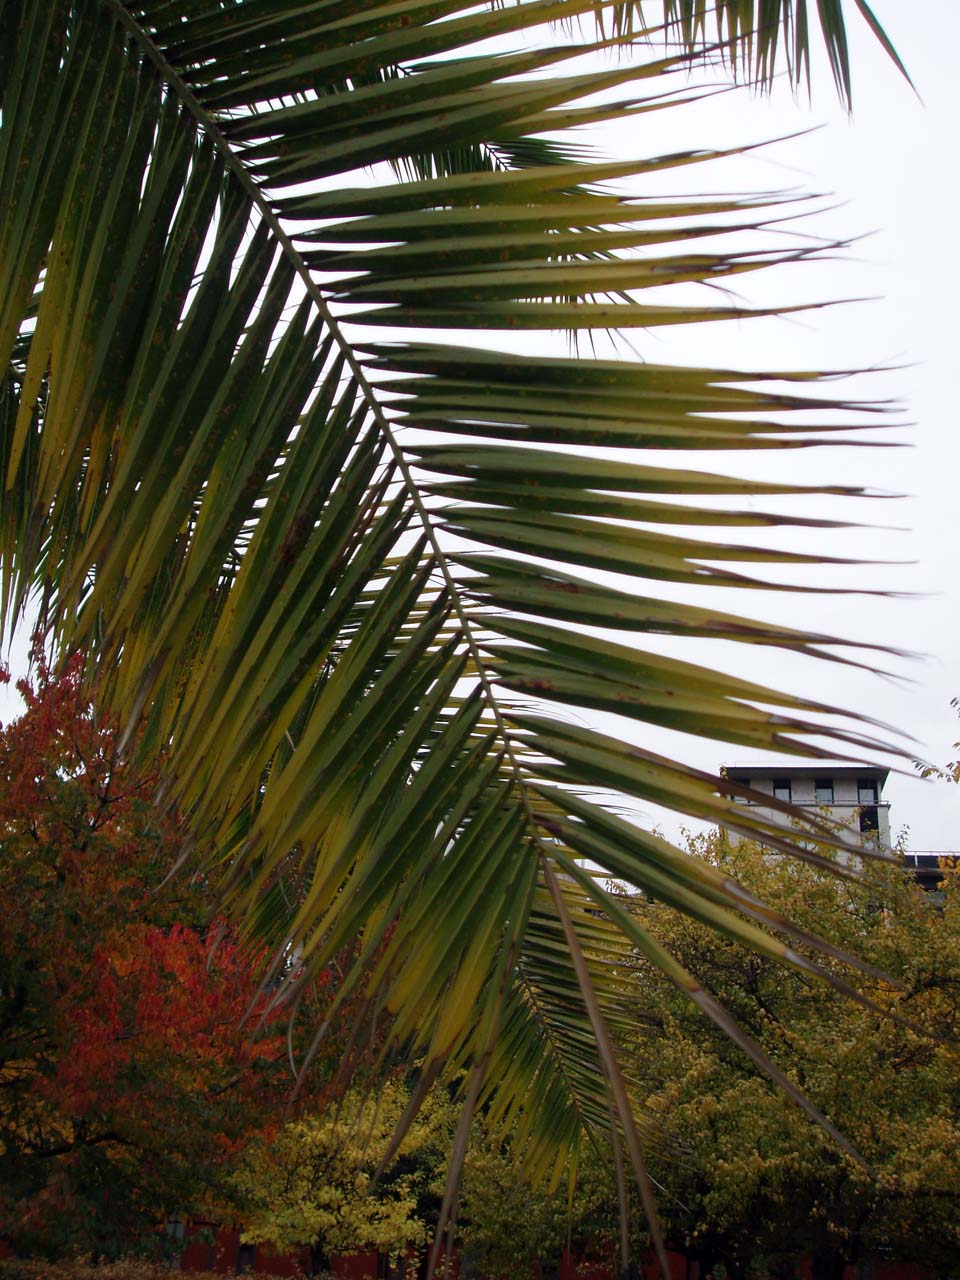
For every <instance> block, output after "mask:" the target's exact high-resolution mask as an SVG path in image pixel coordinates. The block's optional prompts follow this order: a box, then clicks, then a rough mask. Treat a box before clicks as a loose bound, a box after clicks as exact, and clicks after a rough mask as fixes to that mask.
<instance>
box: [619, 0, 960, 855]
mask: <svg viewBox="0 0 960 1280" xmlns="http://www.w3.org/2000/svg"><path fill="white" fill-rule="evenodd" d="M873 7H874V10H875V12H876V14H877V16H878V18H879V19H880V21H881V22H882V23H883V24H884V26H885V28H886V30H887V32H888V34H889V35H890V37H891V39H892V40H893V43H894V45H895V47H896V48H897V49H898V51H899V52H900V54H901V57H902V58H903V60H904V62H905V63H906V65H907V68H908V70H909V72H910V74H911V76H912V77H913V80H914V83H915V84H916V86H917V89H918V90H919V93H920V95H921V97H922V99H923V101H922V103H921V102H920V101H919V100H918V99H917V97H916V95H915V94H914V93H913V92H912V91H911V89H910V87H909V86H908V85H907V84H906V83H905V82H904V81H903V80H902V78H901V77H900V76H899V74H898V73H897V71H896V70H895V68H894V67H893V66H892V64H891V63H890V62H889V61H888V59H887V58H886V55H885V54H884V53H883V51H882V50H881V49H880V48H879V47H878V46H877V45H876V44H875V42H874V41H873V38H872V37H871V36H870V34H869V32H868V31H866V29H865V28H862V24H859V23H858V22H857V21H856V18H855V16H854V15H851V18H850V23H851V37H852V46H853V48H852V63H853V68H854V116H853V118H852V120H851V119H848V117H847V116H846V113H845V112H844V110H843V109H842V107H841V106H840V105H839V104H838V103H837V101H836V98H835V95H833V93H832V87H831V84H830V80H829V74H828V72H827V70H826V68H825V67H820V68H815V78H814V95H813V105H812V107H811V106H810V104H809V103H808V102H807V100H806V97H805V95H804V97H803V98H802V99H801V101H800V102H799V103H797V102H795V101H794V99H793V96H792V94H791V92H790V90H789V88H787V87H786V86H782V87H781V88H780V89H778V90H775V91H774V93H773V95H772V96H771V97H770V98H766V99H760V98H758V97H757V96H756V95H753V94H749V93H736V94H727V95H724V96H723V97H722V98H713V99H711V100H710V102H709V103H708V104H705V105H701V106H698V107H696V108H693V109H691V110H690V111H689V116H690V121H689V124H688V125H687V126H686V129H687V132H688V136H689V138H690V139H691V140H693V139H696V141H697V143H698V144H699V145H711V146H724V145H730V144H731V143H732V142H734V141H743V142H746V141H759V140H761V139H763V138H765V137H776V136H783V135H785V134H790V133H793V132H795V131H796V130H797V129H799V128H804V127H806V125H807V124H809V123H820V122H823V123H824V125H825V127H824V128H822V129H820V130H818V131H817V132H815V133H813V134H810V135H808V136H806V137H804V138H795V139H792V140H791V141H789V142H785V143H782V144H781V145H779V146H778V147H776V148H774V149H773V150H771V151H764V152H761V153H754V155H753V156H752V157H751V158H750V160H749V162H743V167H742V168H741V169H740V170H738V175H739V173H740V172H743V173H749V174H750V175H751V176H749V177H747V178H746V180H745V181H744V183H743V187H744V189H749V188H751V187H753V186H754V185H759V186H781V185H783V186H794V185H798V186H801V187H805V188H807V189H812V190H816V191H823V192H833V193H835V194H836V196H837V198H838V199H840V200H842V201H844V205H843V207H842V208H840V209H835V210H834V211H833V212H831V213H829V214H827V215H825V216H824V217H823V218H822V219H821V220H820V221H819V223H818V224H817V225H818V228H820V229H822V231H823V233H824V234H830V235H836V236H856V235H860V234H863V233H867V232H874V233H875V234H873V235H871V236H870V238H869V239H867V240H866V241H864V242H863V243H861V244H858V245H856V246H855V247H854V248H853V249H851V250H849V251H848V252H847V254H846V255H845V260H844V261H841V262H836V261H835V262H831V263H828V264H824V265H822V266H818V267H815V268H811V267H810V266H809V265H808V264H802V265H800V266H798V267H793V268H787V269H786V271H785V272H784V271H781V272H780V273H779V278H775V273H770V275H769V276H768V277H765V278H764V280H763V283H762V285H761V286H760V287H755V286H754V283H753V282H754V281H755V280H758V277H753V278H752V279H751V282H750V285H749V286H748V287H746V288H745V289H744V292H745V293H746V295H747V296H748V297H749V298H750V299H751V300H756V301H763V300H764V299H766V298H770V299H771V300H773V299H776V300H780V301H784V300H787V301H792V300H800V299H799V298H798V294H802V298H803V299H807V298H810V299H812V298H815V297H820V298H831V297H865V296H866V297H869V296H873V297H876V296H877V295H880V300H879V301H873V302H868V303H863V304H858V305H849V306H843V307H838V308H835V309H832V310H829V311H817V312H815V313H812V314H811V315H810V316H808V317H802V318H801V319H800V322H799V323H798V321H797V320H796V319H794V320H778V321H751V322H749V323H743V324H738V325H715V326H709V327H701V328H699V329H684V330H667V331H661V333H665V334H666V337H661V336H660V335H658V336H657V337H656V339H655V341H654V342H653V343H652V344H646V345H645V346H644V350H643V354H644V355H645V356H647V357H648V358H650V359H654V360H660V359H666V358H670V357H674V356H675V358H676V359H678V360H682V361H684V362H688V363H689V362H700V361H702V362H703V363H705V364H707V363H718V364H731V365H733V366H734V367H736V366H737V365H744V366H750V365H753V366H757V367H766V368H777V367H780V368H784V367H790V366H795V367H800V368H803V367H809V368H812V369H815V368H821V369H822V368H850V367H864V366H868V365H876V364H879V363H889V364H898V365H905V364H906V365H909V366H910V367H907V368H901V369H899V370H898V371H896V372H894V373H890V374H884V375H882V377H879V378H877V379H876V380H875V386H870V387H869V388H868V390H867V391H866V393H865V394H869V395H875V394H884V395H889V396H893V397H896V398H898V399H901V400H903V401H904V403H905V405H906V408H907V414H908V416H909V418H910V420H911V421H912V422H914V423H915V425H914V426H913V427H912V428H911V429H910V430H908V431H905V432H900V433H897V434H898V435H899V436H900V437H901V438H903V439H905V440H907V441H909V442H910V444H911V447H910V448H909V449H896V450H893V449H881V450H876V451H874V450H826V451H823V452H822V453H820V454H819V458H818V459H817V461H816V463H815V464H814V467H815V468H817V467H819V468H821V470H819V471H818V472H817V473H818V474H822V475H823V476H824V477H827V476H830V477H831V478H832V479H834V480H837V481H846V482H853V483H869V484H872V485H874V486H876V487H878V488H881V489H885V490H896V491H899V492H902V493H906V494H908V495H910V496H909V497H908V498H907V499H905V500H904V501H902V502H896V503H892V502H891V503H886V502H884V503H870V504H866V505H867V507H868V509H867V510H866V511H865V512H864V513H863V514H862V516H861V517H860V518H862V519H864V520H866V521H875V522H876V523H884V524H897V525H903V526H908V527H909V529H910V530H911V531H912V532H910V533H906V534H897V535H890V534H879V533H878V534H874V535H872V536H869V537H866V538H864V537H854V538H850V537H848V536H845V535H841V537H840V538H839V539H838V540H837V545H836V546H835V547H833V548H831V549H832V550H833V551H834V553H835V554H838V555H847V554H854V555H857V554H860V555H863V556H865V557H871V558H892V559H897V560H906V561H916V562H917V563H916V564H911V565H906V566H902V567H898V568H894V569H891V568H883V569H881V570H879V571H877V570H873V571H865V574H864V581H865V582H867V583H868V584H869V585H881V584H882V585H884V586H886V587H890V588H896V589H897V590H901V591H907V592H912V593H919V594H920V598H918V599H917V598H915V599H885V600H877V599H869V598H865V597H862V596H851V597H847V598H844V597H832V598H825V599H821V600H819V601H818V600H817V599H816V598H815V597H806V598H798V597H784V599H783V600H781V601H774V602H773V603H772V604H768V603H767V601H766V600H764V602H763V604H764V612H765V614H766V615H767V616H770V615H771V614H772V612H773V608H774V607H775V608H776V614H777V616H778V617H781V618H782V620H783V621H784V622H789V623H791V624H792V625H795V626H803V625H811V626H812V627H815V628H821V627H822V628H823V629H824V630H828V631H831V632H833V633H834V634H842V635H851V636H857V637H862V638H864V639H875V640H880V641H882V642H883V643H887V644H890V645H892V646H894V647H897V648H902V649H908V650H913V651H920V652H921V653H923V654H925V655H927V656H926V657H925V658H924V659H923V660H922V661H920V662H916V663H903V662H900V663H896V664H894V667H893V669H895V670H897V671H899V672H901V673H903V674H905V675H906V676H907V677H909V679H910V680H911V681H912V683H910V684H902V683H892V682H890V681H887V680H882V679H880V678H878V677H876V676H872V675H868V674H866V673H851V672H849V671H846V670H844V669H842V668H837V669H836V670H834V671H831V670H825V669H823V668H815V667H814V666H813V665H812V664H810V663H809V662H806V663H803V662H800V661H799V660H798V661H797V662H796V663H791V662H788V661H786V660H785V659H782V658H779V659H778V658H777V657H776V656H774V655H772V654H766V653H761V655H760V656H759V658H758V656H757V655H756V653H755V652H753V651H751V653H750V654H749V655H748V658H747V661H746V663H744V660H743V658H742V657H740V658H739V659H738V662H737V667H738V669H740V670H743V671H744V672H745V673H749V674H750V675H752V676H753V677H755V678H759V679H765V680H767V681H769V682H778V680H779V679H780V678H782V677H785V676H786V675H787V673H788V672H789V673H790V675H791V676H792V673H793V668H794V667H796V671H797V679H796V681H795V682H793V687H795V688H797V689H798V690H800V689H802V690H803V691H805V692H810V693H813V692H815V691H816V692H819V693H820V695H821V696H823V697H825V699H826V700H828V701H836V702H839V703H840V704H842V705H844V706H847V707H851V708H854V709H857V710H860V711H863V712H865V713H869V714H871V715H874V716H876V717H877V718H879V719H882V720H884V721H888V722H890V723H892V724H894V725H896V726H898V727H899V728H902V729H904V730H906V731H908V732H909V733H911V734H912V735H913V736H914V737H915V738H917V739H918V740H919V743H918V746H917V754H918V755H922V756H923V757H924V758H925V759H928V760H931V761H933V762H936V763H944V762H946V761H947V760H950V759H955V758H956V757H957V755H960V752H956V751H953V743H954V742H955V741H956V740H957V739H958V738H960V720H958V719H957V717H956V715H955V713H954V712H953V711H952V710H951V708H950V705H949V703H950V699H951V698H953V697H957V696H960V664H958V661H957V636H958V634H960V588H958V582H957V573H956V550H957V532H958V516H957V511H958V506H960V491H958V472H960V467H958V463H960V442H958V436H957V430H958V422H957V409H956V406H957V405H958V403H960V373H958V359H957V340H958V336H960V335H958V326H957V323H956V320H955V307H956V299H957V297H958V296H960V267H958V255H957V252H956V248H955V235H956V210H957V208H958V207H960V178H958V166H957V151H958V145H957V124H956V120H957V115H956V93H955V88H954V84H953V54H952V50H954V49H955V48H956V47H957V40H958V39H960V5H958V4H957V3H956V0H925V3H924V4H923V6H922V8H919V7H908V6H904V5H903V4H902V3H899V2H898V0H876V3H875V4H874V5H873ZM851 8H852V6H851ZM920 13H922V17H920V16H918V15H919V14H920ZM948 51H951V52H948ZM668 114H669V115H671V116H679V115H681V114H683V113H679V112H670V113H661V115H662V116H665V115H668ZM695 114H696V116H697V121H696V124H695V125H694V123H693V118H694V115H695ZM655 119H656V118H655ZM659 123H660V122H659V119H658V120H657V124H658V125H659ZM737 163H738V164H740V163H741V162H737ZM719 182H720V179H719V175H718V184H719ZM723 182H724V184H725V183H726V178H725V177H724V179H723ZM811 289H813V290H814V291H813V292H811ZM661 353H662V354H661ZM813 452H819V451H813ZM796 457H797V455H796V454H793V455H783V456H781V458H780V459H779V464H780V465H782V464H783V462H784V459H786V460H787V462H788V465H790V466H791V467H792V466H793V459H795V458H796ZM811 461H812V460H811ZM824 464H826V467H825V469H823V468H824ZM735 465H736V469H737V470H740V462H739V459H737V460H735ZM775 465H776V464H775ZM727 468H729V469H731V470H733V469H734V467H731V465H730V462H729V461H727V460H726V459H720V461H719V463H718V470H723V469H727ZM768 474H770V475H771V478H772V477H773V472H772V470H769V468H768ZM878 508H880V509H878ZM848 572H849V571H846V570H837V571H833V574H835V576H833V577H832V580H833V581H834V582H837V583H838V584H839V582H840V581H841V580H844V579H845V580H846V581H847V582H849V581H850V578H849V577H847V576H846V575H847V574H848ZM819 576H821V577H822V581H823V583H824V585H826V584H827V582H829V581H831V578H830V577H827V575H826V573H823V574H822V575H819ZM735 594H736V593H733V592H724V593H723V596H722V598H723V601H724V603H725V606H726V607H728V608H736V607H738V605H737V604H736V603H734V597H735ZM719 600H720V597H719V595H718V603H719ZM739 607H741V608H743V609H744V611H747V610H748V609H752V610H756V609H757V605H756V603H755V601H754V600H753V599H750V600H748V601H744V602H743V603H740V604H739ZM688 758H692V759H693V760H695V761H696V762H698V763H700V764H702V765H704V766H708V767H711V768H713V767H716V765H717V764H719V763H722V762H724V763H725V762H734V761H739V760H743V759H745V758H746V759H750V760H753V759H756V758H757V756H756V753H751V752H747V753H744V752H743V751H742V750H739V749H735V750H732V751H726V752H724V751H723V750H720V751H719V752H718V751H717V749H716V747H715V745H714V744H711V743H701V744H695V746H694V749H693V750H691V751H689V753H688ZM885 798H886V799H887V800H888V801H890V802H891V822H892V827H893V829H894V830H897V829H899V828H901V827H904V826H906V827H909V829H910V832H909V838H908V847H910V848H912V849H935V850H944V849H958V848H960V790H958V788H956V787H949V786H947V785H945V784H937V785H933V784H923V783H920V782H919V781H915V780H912V779H909V778H907V779H902V778H899V777H896V776H893V777H891V780H890V782H889V783H888V786H887V789H886V793H885ZM664 825H665V827H666V829H667V831H668V833H670V834H673V833H674V832H675V831H676V829H677V827H678V825H679V824H678V823H677V822H676V820H674V819H672V818H671V819H667V820H665V822H664Z"/></svg>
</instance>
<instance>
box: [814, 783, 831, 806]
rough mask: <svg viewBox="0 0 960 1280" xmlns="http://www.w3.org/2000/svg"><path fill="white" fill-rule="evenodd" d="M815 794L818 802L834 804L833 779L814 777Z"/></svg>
mask: <svg viewBox="0 0 960 1280" xmlns="http://www.w3.org/2000/svg"><path fill="white" fill-rule="evenodd" d="M813 794H814V797H815V799H816V802H817V804H833V779H832V778H814V780H813Z"/></svg>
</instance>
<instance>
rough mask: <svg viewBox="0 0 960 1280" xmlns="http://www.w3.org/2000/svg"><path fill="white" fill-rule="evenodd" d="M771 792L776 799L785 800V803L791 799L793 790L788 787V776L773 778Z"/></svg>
mask: <svg viewBox="0 0 960 1280" xmlns="http://www.w3.org/2000/svg"><path fill="white" fill-rule="evenodd" d="M773 794H774V796H775V798H776V799H777V800H786V802H787V804H789V803H790V801H791V800H792V799H793V791H792V790H791V787H790V779H789V778H774V780H773Z"/></svg>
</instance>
